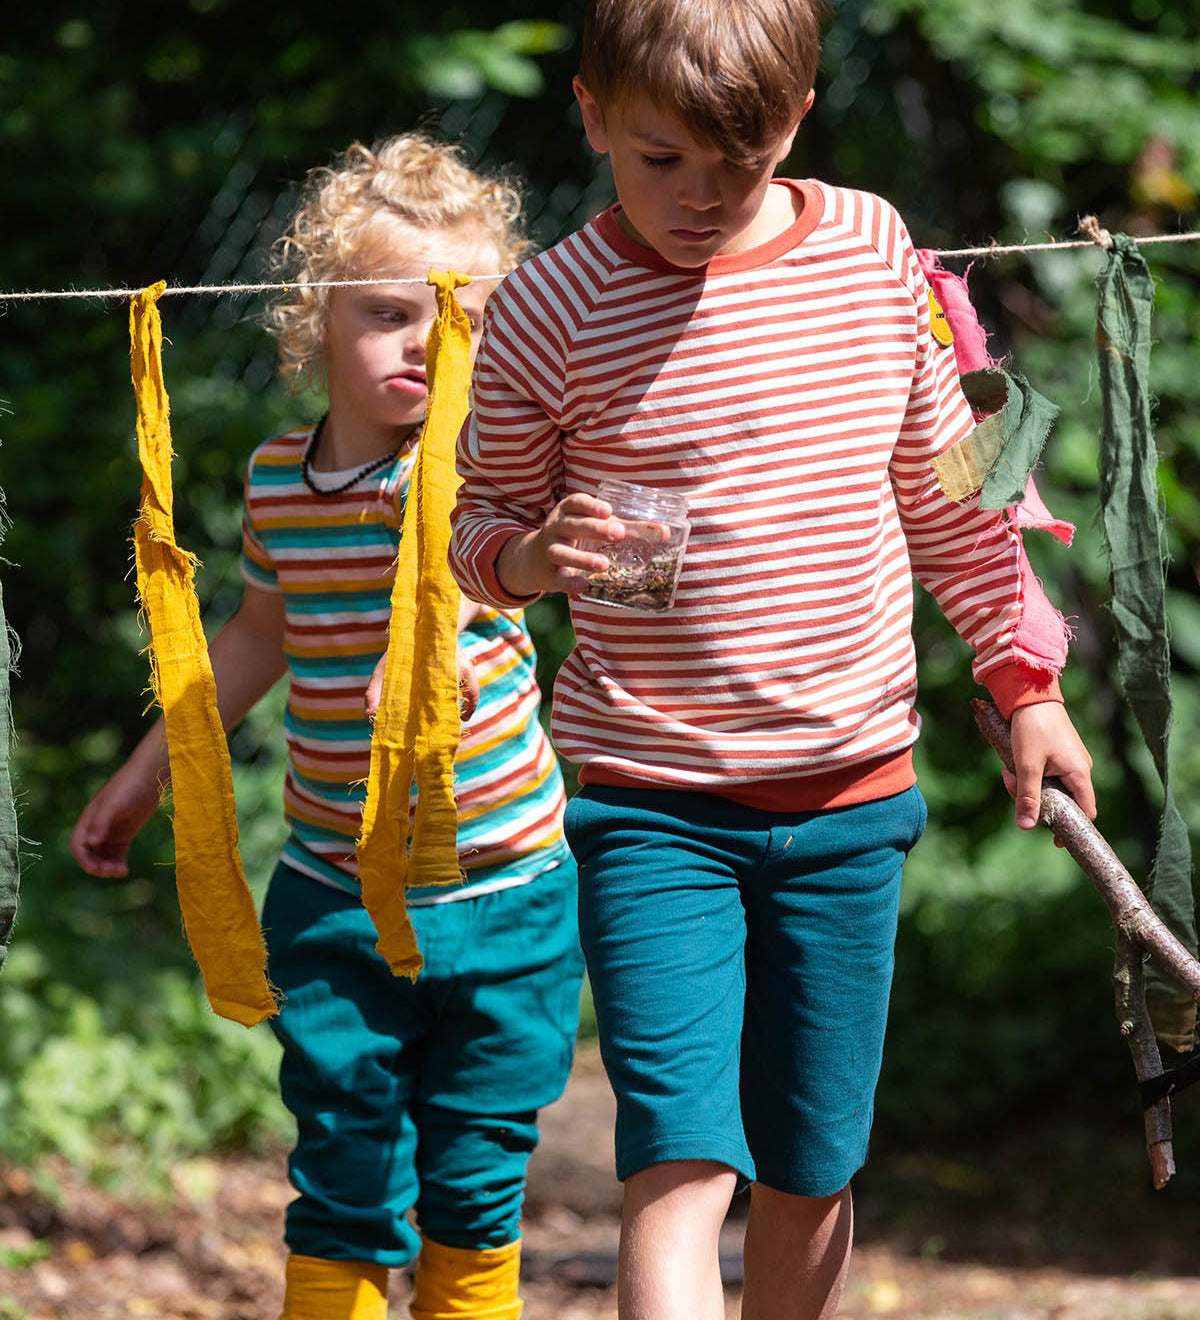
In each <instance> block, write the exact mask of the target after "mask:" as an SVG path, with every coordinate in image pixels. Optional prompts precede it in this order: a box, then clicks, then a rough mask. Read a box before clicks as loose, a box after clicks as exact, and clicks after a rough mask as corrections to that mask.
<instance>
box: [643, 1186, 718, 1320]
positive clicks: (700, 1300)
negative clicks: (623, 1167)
mask: <svg viewBox="0 0 1200 1320" xmlns="http://www.w3.org/2000/svg"><path fill="white" fill-rule="evenodd" d="M736 1183H737V1174H736V1173H734V1171H733V1170H732V1169H730V1168H727V1167H726V1166H725V1165H723V1164H713V1163H711V1162H709V1161H707V1160H671V1161H669V1162H668V1163H665V1164H652V1165H650V1166H649V1167H648V1168H645V1169H639V1170H638V1172H637V1173H633V1174H630V1175H629V1177H628V1178H627V1179H626V1180H625V1200H624V1204H623V1205H622V1207H621V1249H620V1261H619V1272H618V1280H617V1303H618V1308H619V1310H618V1314H619V1315H620V1316H621V1318H622V1320H651V1318H652V1317H654V1318H657V1317H664V1318H666V1317H675V1316H688V1317H689V1320H723V1317H724V1315H725V1295H724V1287H723V1285H722V1282H721V1268H720V1257H719V1242H718V1239H719V1236H720V1232H721V1225H722V1224H723V1223H724V1221H725V1215H726V1212H727V1211H728V1209H729V1202H730V1199H731V1198H732V1196H733V1193H734V1190H735V1186H736Z"/></svg>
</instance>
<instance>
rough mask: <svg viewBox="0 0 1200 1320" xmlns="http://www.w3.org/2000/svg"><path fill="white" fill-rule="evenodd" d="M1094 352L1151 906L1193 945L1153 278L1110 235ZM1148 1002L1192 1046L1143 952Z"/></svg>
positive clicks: (1188, 1009) (1105, 512)
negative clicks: (1145, 819)
mask: <svg viewBox="0 0 1200 1320" xmlns="http://www.w3.org/2000/svg"><path fill="white" fill-rule="evenodd" d="M1097 284H1098V286H1099V290H1100V295H1099V305H1098V311H1097V320H1096V345H1097V350H1098V354H1099V362H1100V383H1101V413H1102V415H1101V430H1100V456H1099V461H1100V512H1101V518H1102V522H1103V528H1104V536H1105V540H1106V541H1107V543H1108V551H1109V561H1110V564H1109V570H1110V575H1111V581H1112V602H1111V609H1112V615H1113V622H1114V625H1115V627H1116V635H1117V669H1118V673H1119V675H1120V679H1121V687H1122V689H1123V691H1124V694H1125V699H1126V701H1127V702H1128V703H1129V705H1130V708H1131V709H1132V710H1133V713H1134V716H1135V717H1136V719H1137V722H1138V725H1139V727H1140V728H1141V731H1142V736H1143V738H1145V740H1146V745H1147V747H1148V748H1149V749H1150V753H1151V755H1152V756H1153V758H1154V764H1155V767H1156V768H1157V770H1158V774H1159V777H1160V779H1161V780H1162V784H1163V795H1164V796H1163V814H1162V822H1161V827H1160V833H1159V839H1158V848H1157V851H1156V856H1155V861H1154V867H1153V870H1152V873H1151V880H1150V882H1149V883H1148V884H1147V886H1146V889H1147V893H1148V895H1149V897H1150V901H1151V903H1152V905H1153V907H1154V910H1155V911H1156V912H1157V913H1158V915H1159V916H1160V917H1161V918H1162V919H1163V921H1164V922H1165V923H1166V925H1167V926H1168V927H1169V928H1170V930H1171V931H1172V932H1173V933H1174V934H1175V935H1176V936H1177V937H1178V939H1179V940H1181V941H1182V943H1183V944H1184V945H1186V946H1187V948H1188V949H1189V950H1190V951H1191V952H1192V953H1193V954H1194V953H1195V952H1196V910H1195V896H1194V893H1193V890H1192V859H1191V845H1190V842H1189V840H1188V831H1187V825H1186V824H1185V823H1184V820H1183V818H1182V816H1181V815H1180V814H1179V809H1178V808H1177V807H1176V805H1175V799H1174V797H1173V796H1172V793H1171V784H1170V777H1169V769H1168V750H1167V748H1168V738H1169V734H1170V727H1171V655H1170V647H1169V644H1168V641H1167V620H1166V610H1165V605H1164V599H1163V597H1164V586H1165V574H1164V569H1163V547H1162V541H1163V528H1162V518H1161V514H1160V511H1159V496H1158V482H1157V469H1158V453H1157V450H1156V449H1155V445H1154V432H1153V428H1152V426H1151V420H1150V418H1151V399H1150V385H1149V381H1150V315H1151V309H1152V307H1153V303H1154V282H1153V279H1152V278H1151V275H1150V271H1149V269H1148V268H1147V266H1146V262H1145V260H1144V258H1143V257H1142V255H1141V253H1140V252H1139V251H1138V248H1137V244H1136V243H1135V242H1134V241H1133V240H1132V239H1131V238H1129V237H1127V236H1126V235H1124V234H1115V235H1113V246H1112V248H1111V250H1110V251H1109V255H1108V260H1107V262H1106V263H1105V266H1104V269H1103V270H1102V271H1101V272H1100V274H1099V276H1098V277H1097ZM1146 1000H1147V1005H1148V1007H1149V1009H1150V1016H1151V1018H1152V1019H1153V1022H1154V1029H1155V1033H1156V1035H1157V1036H1158V1038H1159V1039H1160V1040H1161V1041H1163V1042H1165V1043H1166V1044H1168V1045H1171V1046H1172V1047H1173V1048H1174V1049H1177V1050H1179V1051H1181V1052H1182V1051H1187V1050H1190V1049H1191V1048H1192V1043H1193V1040H1194V1038H1195V1030H1196V1005H1195V1002H1194V1001H1193V1000H1192V997H1191V996H1190V995H1189V994H1187V993H1186V992H1185V991H1184V990H1183V989H1181V988H1180V987H1179V986H1178V985H1176V984H1175V982H1174V981H1172V980H1171V979H1170V978H1169V977H1167V976H1166V975H1165V974H1164V973H1163V972H1162V971H1161V970H1160V969H1159V967H1158V965H1157V964H1156V963H1155V962H1154V961H1153V960H1150V962H1149V964H1148V966H1147V971H1146Z"/></svg>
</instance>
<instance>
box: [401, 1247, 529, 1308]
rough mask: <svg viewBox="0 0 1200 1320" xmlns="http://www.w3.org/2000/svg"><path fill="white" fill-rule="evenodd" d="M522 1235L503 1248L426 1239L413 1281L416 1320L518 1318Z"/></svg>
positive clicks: (413, 1304) (409, 1305)
mask: <svg viewBox="0 0 1200 1320" xmlns="http://www.w3.org/2000/svg"><path fill="white" fill-rule="evenodd" d="M520 1273H521V1239H520V1238H518V1239H517V1240H516V1241H515V1242H510V1243H509V1244H508V1245H507V1246H504V1247H491V1248H484V1249H483V1250H482V1251H468V1250H465V1249H464V1248H461V1247H444V1246H442V1244H441V1243H440V1242H431V1241H430V1240H429V1239H428V1238H425V1239H423V1241H422V1243H421V1254H420V1255H419V1256H418V1257H417V1270H416V1277H415V1279H414V1280H413V1296H412V1301H411V1302H409V1304H408V1311H409V1314H410V1315H411V1316H412V1318H413V1320H468V1317H469V1318H470V1320H518V1317H519V1316H520V1314H521V1312H522V1310H524V1303H523V1302H522V1301H521V1299H520V1297H518V1296H517V1281H518V1279H519V1277H520Z"/></svg>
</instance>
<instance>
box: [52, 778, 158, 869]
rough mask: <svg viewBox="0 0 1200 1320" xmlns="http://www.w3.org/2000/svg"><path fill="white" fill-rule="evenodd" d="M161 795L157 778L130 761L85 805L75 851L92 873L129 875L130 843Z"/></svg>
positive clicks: (73, 838)
mask: <svg viewBox="0 0 1200 1320" xmlns="http://www.w3.org/2000/svg"><path fill="white" fill-rule="evenodd" d="M158 799H159V786H158V782H157V780H156V779H155V778H153V777H152V776H149V775H147V774H145V773H142V772H141V771H140V770H139V768H138V765H137V763H136V762H134V761H132V759H131V760H130V761H127V762H126V763H125V764H124V765H123V766H122V767H121V769H120V770H118V771H117V772H116V774H114V775H113V776H112V778H111V779H109V780H108V782H107V783H106V784H105V785H104V786H103V787H102V788H101V789H100V791H99V792H98V793H97V794H96V796H95V797H94V798H92V800H91V801H90V802H89V803H88V804H87V806H86V807H84V809H83V811H82V813H81V814H80V817H79V820H78V821H77V822H76V825H75V828H74V830H73V831H72V832H71V855H72V856H73V857H74V858H75V860H76V861H77V862H78V863H79V865H80V866H81V867H82V868H83V870H85V871H86V872H87V873H88V874H89V875H98V876H104V877H106V878H114V877H120V876H126V875H128V874H129V845H130V844H131V843H132V842H133V840H134V837H135V836H136V834H137V832H138V831H139V830H140V829H141V828H142V826H143V825H144V824H145V823H146V822H147V821H148V820H149V819H150V817H151V816H153V815H154V812H155V809H156V808H157V807H158Z"/></svg>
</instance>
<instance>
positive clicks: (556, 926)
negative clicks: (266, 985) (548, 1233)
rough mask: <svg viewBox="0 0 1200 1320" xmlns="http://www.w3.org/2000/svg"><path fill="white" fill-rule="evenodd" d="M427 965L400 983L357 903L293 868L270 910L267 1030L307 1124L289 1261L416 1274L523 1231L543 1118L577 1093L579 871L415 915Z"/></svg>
mask: <svg viewBox="0 0 1200 1320" xmlns="http://www.w3.org/2000/svg"><path fill="white" fill-rule="evenodd" d="M409 915H410V917H411V918H412V923H413V927H414V929H415V931H416V935H417V941H418V944H419V947H420V950H421V955H422V957H423V958H424V959H425V966H424V968H423V969H422V971H421V974H420V976H419V977H418V978H417V980H416V981H415V982H412V981H409V980H408V979H407V977H403V976H393V975H392V973H391V970H390V968H389V967H388V965H387V963H386V962H385V961H384V959H383V958H381V957H380V956H379V954H378V953H376V951H375V943H376V940H377V939H378V936H377V935H376V933H375V927H374V926H373V925H372V923H371V919H370V917H369V916H368V915H367V913H366V911H365V910H364V908H363V906H362V904H361V902H359V900H358V899H357V897H356V896H354V895H352V894H348V893H345V892H344V891H342V890H340V889H334V888H332V887H330V886H329V885H325V884H322V883H321V882H320V881H317V880H313V879H310V878H309V877H308V876H305V875H301V874H300V873H299V872H297V871H295V870H293V869H292V868H290V867H289V866H287V865H286V864H285V863H283V862H281V863H280V864H279V865H278V866H277V867H276V870H275V874H274V876H273V877H272V879H271V885H270V888H269V889H268V891H267V898H266V902H265V904H264V906H263V927H264V931H265V934H266V938H267V949H268V955H269V956H268V966H269V971H270V975H271V979H272V980H273V981H274V982H275V984H276V985H277V986H278V987H279V988H280V989H281V990H282V991H283V992H284V995H285V996H286V998H285V999H284V1000H283V1004H282V1006H281V1008H280V1012H279V1015H278V1016H277V1017H275V1018H272V1019H271V1026H272V1027H273V1029H274V1031H275V1034H276V1035H277V1036H278V1037H279V1039H280V1041H281V1042H282V1044H283V1059H282V1062H281V1064H280V1070H279V1080H280V1088H281V1092H282V1095H283V1100H284V1103H285V1104H286V1105H287V1107H288V1108H289V1109H290V1110H291V1111H292V1113H293V1114H294V1115H295V1117H296V1125H297V1138H296V1146H295V1149H294V1150H293V1152H292V1155H291V1157H290V1160H289V1164H288V1169H289V1175H290V1178H291V1181H292V1184H293V1186H294V1187H295V1189H296V1192H297V1193H298V1195H297V1197H296V1199H295V1200H294V1201H293V1202H292V1203H291V1205H290V1206H289V1207H288V1212H287V1225H286V1228H285V1234H284V1235H285V1238H286V1241H287V1245H288V1247H289V1249H290V1250H291V1251H293V1252H296V1253H299V1254H301V1255H306V1256H319V1257H321V1258H323V1259H327V1260H367V1261H375V1262H377V1263H378V1264H381V1265H391V1266H396V1265H406V1264H407V1263H408V1262H409V1261H411V1260H412V1259H413V1258H414V1257H415V1256H416V1254H417V1252H418V1250H419V1248H420V1238H419V1237H418V1235H417V1231H416V1228H415V1227H414V1225H413V1223H412V1222H411V1219H410V1212H414V1211H415V1218H416V1221H417V1225H418V1226H419V1228H420V1230H421V1232H422V1233H424V1234H425V1235H426V1236H427V1237H430V1238H432V1239H433V1240H434V1241H435V1242H440V1243H441V1244H442V1245H443V1246H447V1247H460V1248H466V1249H469V1250H479V1249H483V1248H487V1247H501V1246H506V1245H507V1244H508V1243H510V1242H512V1241H513V1240H514V1239H515V1238H516V1237H518V1236H519V1233H520V1214H521V1202H522V1198H523V1194H524V1188H525V1168H526V1164H527V1163H528V1160H529V1155H530V1152H531V1151H532V1150H533V1148H534V1146H535V1145H536V1144H537V1126H536V1117H537V1111H538V1110H539V1109H540V1108H541V1107H542V1106H543V1105H547V1104H549V1103H550V1102H551V1101H552V1100H555V1099H556V1098H557V1097H558V1096H559V1095H560V1094H561V1093H562V1089H563V1087H564V1085H565V1084H566V1080H567V1073H568V1071H569V1069H570V1065H571V1057H572V1053H573V1050H574V1046H575V1032H576V1027H577V1025H578V1021H579V989H580V982H581V980H582V977H583V958H582V955H581V953H580V951H579V941H578V933H577V925H576V897H575V867H574V863H573V862H572V861H571V859H570V858H569V857H568V858H567V859H566V860H565V861H563V862H562V863H561V864H560V865H558V866H557V867H554V868H552V869H551V870H549V871H544V872H542V874H541V875H538V876H536V877H535V878H534V879H532V880H530V881H529V883H528V884H524V885H519V886H517V887H515V888H511V889H501V890H498V891H496V892H493V893H484V894H479V895H477V896H475V897H474V898H469V899H461V900H458V901H456V902H451V903H439V904H437V905H434V906H429V907H414V908H411V909H410V910H409Z"/></svg>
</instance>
